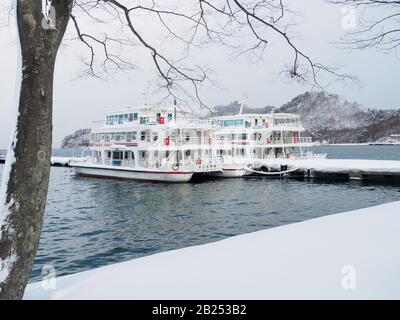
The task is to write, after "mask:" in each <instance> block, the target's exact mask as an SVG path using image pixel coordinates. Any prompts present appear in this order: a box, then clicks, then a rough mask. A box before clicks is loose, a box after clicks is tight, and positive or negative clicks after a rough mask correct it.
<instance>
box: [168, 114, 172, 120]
mask: <svg viewBox="0 0 400 320" xmlns="http://www.w3.org/2000/svg"><path fill="white" fill-rule="evenodd" d="M171 120H172V113H168V121H171Z"/></svg>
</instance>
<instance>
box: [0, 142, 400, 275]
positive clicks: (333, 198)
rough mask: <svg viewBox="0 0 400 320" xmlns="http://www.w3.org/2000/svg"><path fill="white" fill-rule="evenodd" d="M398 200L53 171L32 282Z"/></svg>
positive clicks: (391, 195)
mask: <svg viewBox="0 0 400 320" xmlns="http://www.w3.org/2000/svg"><path fill="white" fill-rule="evenodd" d="M316 151H317V152H327V153H328V154H329V155H330V157H331V158H364V159H368V158H370V159H382V158H383V159H388V160H389V159H390V160H400V147H380V146H379V147H378V146H373V147H369V146H353V147H332V146H329V147H320V148H318V150H316ZM62 152H63V153H65V151H62ZM62 152H61V151H57V152H56V154H58V155H60V154H61V153H62ZM2 167H3V166H2V165H0V171H1V170H2ZM396 200H400V185H391V186H390V185H389V186H387V185H378V184H365V183H360V182H340V183H321V182H310V181H297V180H292V179H291V180H288V179H268V178H245V179H231V180H213V181H206V182H200V183H188V184H168V185H167V184H154V183H137V182H136V183H135V182H123V181H111V180H97V179H89V178H78V177H75V175H74V173H73V170H72V169H68V168H52V171H51V181H50V190H49V195H48V201H47V208H46V216H45V223H44V229H43V234H42V237H41V241H40V246H39V252H38V256H37V259H36V260H35V265H34V269H33V272H32V277H31V281H34V280H39V279H40V277H41V268H42V266H43V265H48V264H51V265H53V266H54V267H55V268H56V271H57V275H64V274H70V273H74V272H78V271H83V270H88V269H92V268H94V267H99V266H103V265H108V264H111V263H115V262H121V261H125V260H129V259H132V258H136V257H140V256H144V255H149V254H154V253H157V252H162V251H167V250H172V249H177V248H182V247H187V246H192V245H198V244H204V243H208V242H212V241H216V240H220V239H224V238H226V237H230V236H233V235H238V234H243V233H247V232H252V231H257V230H262V229H266V228H272V227H276V226H280V225H284V224H288V223H294V222H299V221H303V220H307V219H311V218H315V217H320V216H324V215H328V214H334V213H338V212H343V211H347V210H352V209H358V208H363V207H368V206H371V205H376V204H381V203H386V202H390V201H396ZM399 214H400V213H399Z"/></svg>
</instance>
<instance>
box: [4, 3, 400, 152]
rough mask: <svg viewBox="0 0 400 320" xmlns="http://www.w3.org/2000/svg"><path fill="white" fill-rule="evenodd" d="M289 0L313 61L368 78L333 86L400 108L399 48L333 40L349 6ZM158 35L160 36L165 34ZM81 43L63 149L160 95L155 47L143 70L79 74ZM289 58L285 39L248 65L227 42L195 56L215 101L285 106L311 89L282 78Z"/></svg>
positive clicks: (7, 48) (67, 88)
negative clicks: (76, 136) (353, 46)
mask: <svg viewBox="0 0 400 320" xmlns="http://www.w3.org/2000/svg"><path fill="white" fill-rule="evenodd" d="M289 3H290V5H291V6H292V8H294V9H295V10H297V11H298V12H299V13H300V15H301V19H300V21H301V22H302V23H301V25H298V26H296V27H295V28H294V30H296V32H297V35H298V36H299V37H298V38H296V44H297V45H298V46H299V47H301V48H303V50H304V51H305V52H306V53H307V54H309V55H310V56H311V57H312V58H313V60H315V61H318V62H322V63H324V64H327V65H340V66H342V70H343V71H344V72H346V73H351V74H354V75H356V76H357V77H358V78H359V79H360V85H344V84H342V83H335V84H333V85H331V86H329V87H328V90H329V91H330V92H333V93H338V94H339V95H341V96H342V97H343V98H345V99H347V100H350V101H357V102H359V103H360V104H362V105H363V106H364V107H372V108H383V109H390V108H400V99H399V97H400V95H399V89H398V87H399V83H400V65H399V58H398V57H396V53H395V52H393V53H391V54H383V53H381V52H375V51H374V50H368V51H354V52H347V51H343V50H340V49H338V48H337V47H336V46H335V45H334V44H332V43H333V42H337V41H338V40H339V38H340V36H342V35H343V33H344V32H345V30H344V29H343V27H342V25H343V19H344V18H345V16H344V13H343V12H342V8H341V7H338V6H332V5H329V4H326V3H325V2H324V1H323V0H307V1H294V0H292V1H289ZM1 9H4V8H1V7H0V10H1ZM2 17H3V18H2V21H1V22H2V25H3V26H2V27H1V28H0V43H1V51H0V57H1V59H0V90H1V91H0V93H1V94H0V149H2V148H5V147H6V144H7V142H8V135H9V132H10V129H11V128H10V121H11V114H12V110H13V108H14V106H13V105H12V101H13V96H14V95H13V92H14V85H15V84H14V79H15V74H16V58H15V57H16V46H15V31H14V26H12V25H11V26H4V25H5V20H4V19H5V18H4V13H3V15H2ZM152 36H153V37H154V39H156V38H157V34H153V35H152ZM164 45H165V46H168V44H165V43H164ZM75 46H76V48H75ZM78 46H79V44H78V43H74V42H71V41H65V42H64V44H63V46H62V49H61V52H60V54H59V57H58V61H57V68H56V75H55V90H54V143H53V144H54V146H55V147H58V146H59V145H60V141H61V140H62V138H63V137H64V136H65V135H66V134H69V133H72V132H73V131H75V130H76V129H79V128H87V127H91V126H92V121H94V120H99V119H101V118H102V116H103V113H104V112H105V111H109V110H113V109H116V108H121V107H126V106H135V105H139V104H143V103H149V104H152V103H156V102H157V101H159V98H158V97H156V96H153V95H152V94H151V93H147V94H146V92H149V90H148V89H146V88H147V87H148V86H149V83H150V82H149V81H150V80H152V79H153V78H154V77H155V70H154V66H153V65H152V64H151V63H149V61H148V60H146V58H147V57H148V53H146V52H144V51H140V50H139V49H138V54H136V55H135V56H134V57H133V58H132V59H133V62H134V63H135V64H136V65H138V66H139V68H138V70H137V71H134V72H132V73H130V74H129V75H124V74H115V75H113V76H112V77H108V79H106V80H102V79H96V78H79V75H80V72H82V69H83V66H82V64H81V62H80V58H81V57H82V55H83V53H84V52H85V51H80V49H78ZM288 56H289V54H288V49H287V47H284V46H283V45H282V44H281V43H272V44H271V45H270V46H269V47H268V50H267V52H266V54H265V59H264V60H263V61H260V62H258V63H248V62H247V61H246V58H245V57H241V58H237V59H234V58H233V56H232V54H228V53H227V50H226V48H219V49H218V48H215V47H213V48H210V49H209V50H203V51H201V56H197V57H196V56H194V57H193V59H194V60H196V59H198V60H199V61H202V62H207V63H208V64H209V65H210V66H211V67H212V69H213V71H214V74H213V77H214V78H215V79H217V80H218V83H219V85H220V87H219V88H216V87H207V88H205V89H204V90H203V91H202V95H203V97H204V101H205V102H206V103H207V104H208V105H209V106H214V105H218V104H228V103H230V102H231V101H233V100H240V101H244V102H245V103H246V104H247V105H249V106H253V107H261V106H265V105H275V106H280V105H282V104H283V103H285V102H287V101H289V100H291V99H292V98H294V97H295V96H296V95H298V94H300V93H302V92H304V91H306V90H309V89H310V87H307V86H304V85H300V84H297V83H295V82H291V81H290V80H287V79H284V78H282V76H279V73H280V71H281V70H282V64H283V63H285V61H287V60H285V59H286V58H287V57H288Z"/></svg>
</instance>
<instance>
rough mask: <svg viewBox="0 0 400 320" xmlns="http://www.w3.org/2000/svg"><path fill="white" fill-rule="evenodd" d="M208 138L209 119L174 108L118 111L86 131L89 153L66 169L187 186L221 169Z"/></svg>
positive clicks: (90, 174)
mask: <svg viewBox="0 0 400 320" xmlns="http://www.w3.org/2000/svg"><path fill="white" fill-rule="evenodd" d="M212 136H213V128H212V126H211V125H210V122H209V121H201V120H199V119H197V118H191V117H190V115H189V114H188V113H187V112H184V111H178V110H177V109H176V107H173V108H167V107H155V108H152V107H148V106H144V107H140V108H128V109H123V110H118V111H114V112H111V113H108V114H107V115H106V119H105V121H104V123H102V124H101V125H100V126H97V127H96V128H94V129H93V130H92V134H91V150H92V155H91V156H90V157H88V158H87V159H86V160H85V161H79V162H71V163H70V165H71V166H73V167H74V168H75V171H76V173H77V174H78V175H80V176H85V177H96V178H112V179H127V180H146V181H159V182H188V181H189V180H190V179H191V178H192V177H193V175H194V174H195V173H199V174H204V173H210V172H219V171H221V170H222V167H221V166H222V159H221V157H219V156H217V154H216V152H215V149H214V148H213V143H212Z"/></svg>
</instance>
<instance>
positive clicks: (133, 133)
mask: <svg viewBox="0 0 400 320" xmlns="http://www.w3.org/2000/svg"><path fill="white" fill-rule="evenodd" d="M131 133H132V140H136V136H137V132H136V131H133V132H131Z"/></svg>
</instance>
